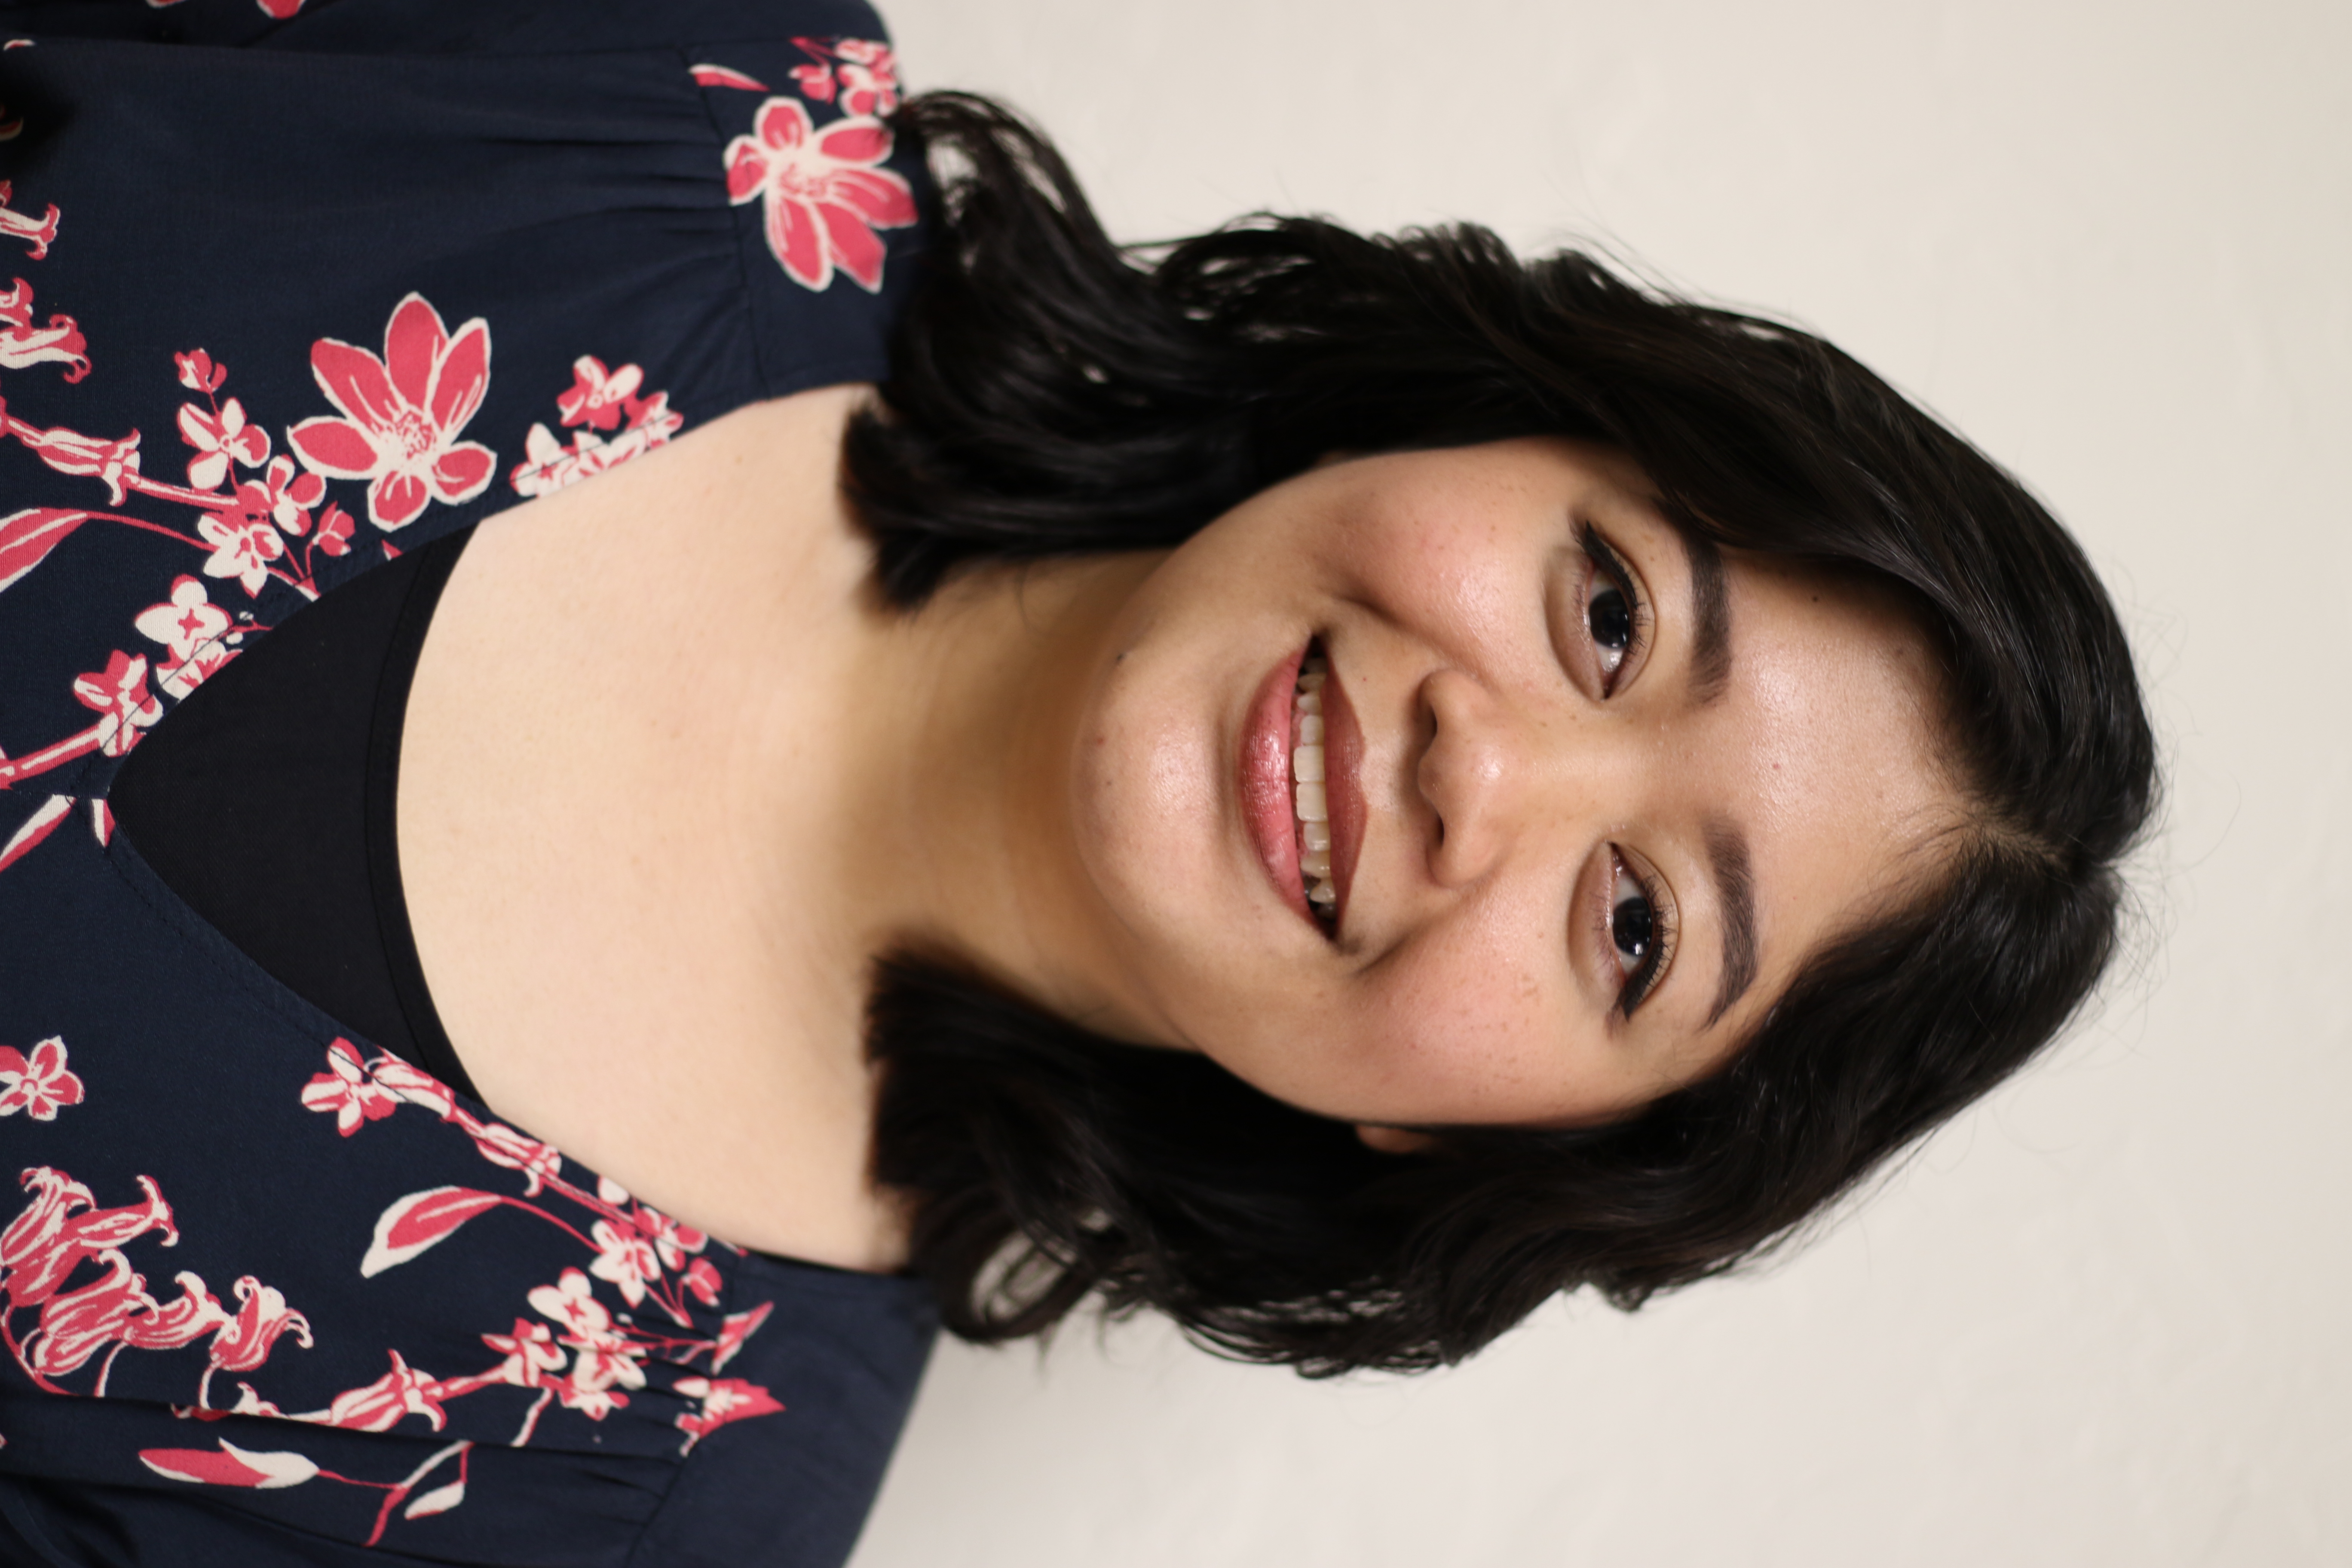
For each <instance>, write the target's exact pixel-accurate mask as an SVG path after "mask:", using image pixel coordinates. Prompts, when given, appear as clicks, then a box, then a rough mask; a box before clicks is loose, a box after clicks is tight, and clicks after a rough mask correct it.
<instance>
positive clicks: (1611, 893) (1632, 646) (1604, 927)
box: [1576, 522, 1675, 1018]
mask: <svg viewBox="0 0 2352 1568" xmlns="http://www.w3.org/2000/svg"><path fill="white" fill-rule="evenodd" d="M1576 535H1577V543H1578V545H1579V546H1580V548H1581V549H1582V551H1583V552H1584V559H1585V563H1586V568H1585V573H1584V581H1583V584H1582V586H1581V588H1580V590H1579V592H1578V594H1577V619H1578V625H1579V627H1580V632H1581V635H1582V636H1584V637H1586V638H1588V639H1591V637H1592V602H1593V597H1594V592H1593V588H1594V584H1596V583H1597V582H1600V581H1602V580H1606V581H1607V582H1608V584H1610V586H1612V587H1613V588H1615V589H1616V590H1617V591H1618V592H1619V593H1620V594H1622V595H1624V597H1625V600H1626V602H1627V609H1628V616H1629V620H1630V622H1631V625H1630V626H1628V628H1627V632H1628V636H1627V637H1626V643H1625V647H1624V648H1623V649H1622V653H1620V656H1619V658H1618V661H1617V664H1616V667H1615V668H1613V669H1612V668H1603V669H1602V672H1601V696H1602V697H1604V698H1607V697H1612V696H1614V695H1615V694H1616V690H1617V678H1618V675H1619V673H1620V672H1622V671H1623V670H1625V669H1627V668H1633V667H1636V666H1638V665H1639V664H1640V662H1641V656H1642V654H1643V651H1644V650H1645V649H1646V648H1647V647H1649V643H1650V635H1651V627H1652V625H1653V620H1652V616H1651V611H1650V602H1649V600H1648V598H1647V597H1645V596H1644V595H1643V592H1642V584H1641V579H1640V578H1639V577H1636V576H1635V575H1634V574H1633V572H1632V571H1631V570H1630V569H1628V568H1627V566H1626V564H1625V563H1624V560H1623V559H1622V557H1621V556H1619V555H1618V553H1617V552H1616V551H1615V550H1613V549H1612V548H1611V547H1610V545H1609V542H1608V541H1607V540H1605V539H1603V538H1601V531H1600V530H1599V529H1596V528H1594V527H1593V526H1592V524H1591V523H1590V522H1580V523H1578V524H1577V531H1576ZM1594 647H1595V650H1596V655H1597V656H1598V655H1599V651H1600V645H1599V644H1598V643H1597V642H1596V643H1595V644H1594ZM1611 651H1616V650H1611ZM1609 859H1610V869H1609V875H1608V877H1607V879H1605V881H1604V882H1603V884H1602V888H1601V952H1602V953H1603V954H1604V955H1605V956H1606V958H1607V959H1608V962H1609V963H1612V964H1614V963H1617V962H1618V958H1617V952H1618V950H1617V930H1616V917H1617V888H1618V883H1619V880H1620V879H1621V877H1631V878H1632V879H1633V881H1634V883H1635V884H1636V885H1637V886H1639V887H1640V889H1642V897H1643V900H1644V901H1645V902H1646V903H1647V904H1648V906H1649V910H1650V921H1651V935H1650V943H1649V950H1648V951H1647V952H1645V953H1643V957H1642V964H1641V967H1640V968H1638V969H1636V970H1634V971H1633V973H1631V974H1629V975H1627V976H1626V977H1625V984H1623V985H1622V987H1621V988H1620V989H1619V991H1618V993H1617V1012H1618V1015H1619V1016H1621V1017H1627V1018H1630V1017H1632V1016H1633V1011H1634V1009H1635V1008H1637V1007H1639V1006H1641V1005H1642V1003H1643V1000H1644V999H1645V998H1646V997H1647V996H1648V995H1649V994H1650V993H1651V991H1652V990H1654V988H1655V987H1656V985H1657V983H1658V976H1660V975H1661V974H1663V973H1665V970H1666V964H1667V963H1668V961H1669V960H1670V959H1671V958H1672V957H1673V955H1674V950H1675V918H1674V903H1673V901H1672V900H1670V899H1668V898H1667V897H1666V896H1665V894H1664V889H1663V888H1662V887H1661V885H1660V884H1659V882H1658V880H1657V879H1656V878H1655V877H1654V876H1650V875H1646V874H1644V873H1643V871H1642V870H1641V869H1640V868H1637V867H1635V866H1634V865H1633V863H1632V862H1630V861H1629V860H1627V859H1626V858H1625V857H1624V855H1623V854H1622V852H1621V851H1620V850H1619V849H1618V848H1617V847H1616V846H1615V845H1613V844H1612V845H1611V846H1610V847H1609Z"/></svg>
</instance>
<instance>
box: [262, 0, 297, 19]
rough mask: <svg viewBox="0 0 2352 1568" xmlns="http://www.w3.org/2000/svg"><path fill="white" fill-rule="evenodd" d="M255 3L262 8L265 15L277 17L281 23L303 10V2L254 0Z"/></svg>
mask: <svg viewBox="0 0 2352 1568" xmlns="http://www.w3.org/2000/svg"><path fill="white" fill-rule="evenodd" d="M253 3H254V4H255V5H258V6H260V7H261V9H262V11H263V13H264V14H265V15H268V16H275V17H277V18H278V20H279V21H281V22H283V21H285V20H286V19H287V18H288V17H289V16H293V15H294V14H295V13H296V12H298V11H299V10H301V9H302V0H253Z"/></svg>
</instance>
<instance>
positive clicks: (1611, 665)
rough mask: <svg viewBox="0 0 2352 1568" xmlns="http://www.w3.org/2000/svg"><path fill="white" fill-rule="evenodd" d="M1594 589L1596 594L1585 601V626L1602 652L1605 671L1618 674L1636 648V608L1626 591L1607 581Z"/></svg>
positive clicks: (1602, 665)
mask: <svg viewBox="0 0 2352 1568" xmlns="http://www.w3.org/2000/svg"><path fill="white" fill-rule="evenodd" d="M1594 586H1595V590H1596V591H1595V592H1594V593H1593V594H1592V595H1591V596H1590V597H1589V598H1587V599H1586V600H1585V601H1584V627H1585V629H1586V630H1587V631H1589V632H1591V634H1592V646H1593V647H1597V648H1599V649H1600V650H1601V670H1602V672H1603V673H1605V674H1609V675H1614V674H1616V673H1617V671H1618V670H1619V669H1620V668H1622V667H1623V665H1624V663H1625V655H1626V654H1627V653H1629V652H1631V651H1632V649H1633V605H1629V604H1627V603H1626V602H1625V595H1624V591H1623V590H1622V589H1621V588H1619V587H1618V586H1617V584H1614V583H1612V582H1610V581H1608V580H1607V579H1606V578H1601V579H1600V580H1599V581H1597V582H1596V584H1594Z"/></svg>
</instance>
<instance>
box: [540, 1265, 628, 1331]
mask: <svg viewBox="0 0 2352 1568" xmlns="http://www.w3.org/2000/svg"><path fill="white" fill-rule="evenodd" d="M595 1291H596V1288H595V1287H594V1286H593V1285H591V1284H589V1283H588V1276H586V1275H585V1274H583V1273H581V1272H580V1270H578V1269H577V1268H567V1269H565V1270H564V1271H563V1272H562V1275H560V1276H559V1277H558V1278H557V1279H556V1281H555V1283H554V1284H552V1285H539V1286H534V1287H533V1288H532V1289H531V1292H530V1304H531V1306H532V1307H534V1308H536V1309H537V1310H538V1311H539V1313H540V1315H541V1317H545V1318H552V1319H553V1320H555V1321H557V1322H559V1323H561V1324H562V1325H563V1327H564V1328H565V1330H566V1331H567V1332H566V1333H565V1335H564V1342H565V1343H566V1344H572V1343H582V1344H606V1343H611V1344H619V1343H621V1342H622V1341H621V1338H620V1336H619V1335H617V1334H615V1333H614V1331H613V1314H612V1313H610V1312H608V1311H606V1310H604V1302H602V1301H599V1300H596V1294H595Z"/></svg>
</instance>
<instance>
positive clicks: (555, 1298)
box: [530, 1268, 646, 1421]
mask: <svg viewBox="0 0 2352 1568" xmlns="http://www.w3.org/2000/svg"><path fill="white" fill-rule="evenodd" d="M593 1289H594V1288H593V1286H591V1285H590V1284H589V1283H588V1277H587V1276H586V1275H584V1274H583V1273H581V1272H580V1270H578V1269H577V1268H567V1269H565V1270H564V1271H563V1274H562V1279H559V1280H558V1281H557V1282H556V1283H555V1284H553V1285H541V1286H539V1287H537V1288H536V1289H533V1290H532V1291H531V1292H530V1304H531V1305H532V1306H533V1307H535V1308H537V1309H538V1310H540V1311H541V1313H542V1314H544V1315H545V1316H547V1317H550V1318H552V1319H554V1320H555V1321H557V1322H559V1323H562V1325H563V1326H564V1328H565V1329H566V1330H567V1332H566V1333H565V1334H564V1335H563V1336H562V1343H563V1344H565V1345H568V1346H570V1347H571V1348H572V1352H574V1353H573V1355H572V1376H571V1378H570V1379H569V1380H568V1381H566V1382H565V1383H564V1384H562V1386H561V1388H560V1389H559V1391H558V1396H559V1397H560V1398H561V1399H562V1401H563V1403H564V1405H567V1406H568V1407H570V1408H572V1409H573V1410H578V1411H581V1412H583V1414H585V1415H587V1416H588V1417H589V1418H590V1419H591V1420H595V1421H602V1420H603V1419H604V1417H605V1416H606V1415H610V1414H612V1412H613V1410H614V1407H615V1406H617V1405H626V1404H627V1403H628V1402H629V1401H628V1396H627V1395H625V1394H614V1393H612V1392H611V1391H612V1390H613V1389H614V1387H615V1386H618V1387H621V1388H643V1387H644V1386H645V1385H646V1374H645V1369H644V1368H642V1367H640V1366H639V1365H638V1364H637V1360H638V1358H639V1357H641V1356H643V1355H644V1354H645V1352H644V1350H643V1349H642V1348H640V1347H639V1346H636V1345H633V1344H631V1343H630V1342H629V1341H628V1338H627V1336H626V1335H625V1334H623V1333H621V1332H620V1331H617V1330H615V1329H614V1327H613V1315H612V1314H611V1313H610V1312H608V1311H606V1310H604V1303H603V1302H602V1301H599V1300H596V1298H595V1297H594V1296H593V1294H591V1292H592V1291H593Z"/></svg>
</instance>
